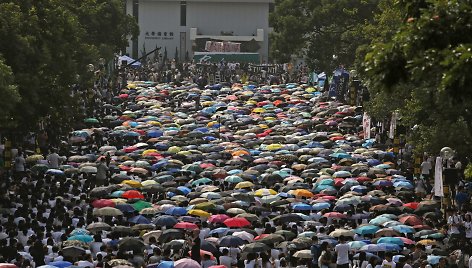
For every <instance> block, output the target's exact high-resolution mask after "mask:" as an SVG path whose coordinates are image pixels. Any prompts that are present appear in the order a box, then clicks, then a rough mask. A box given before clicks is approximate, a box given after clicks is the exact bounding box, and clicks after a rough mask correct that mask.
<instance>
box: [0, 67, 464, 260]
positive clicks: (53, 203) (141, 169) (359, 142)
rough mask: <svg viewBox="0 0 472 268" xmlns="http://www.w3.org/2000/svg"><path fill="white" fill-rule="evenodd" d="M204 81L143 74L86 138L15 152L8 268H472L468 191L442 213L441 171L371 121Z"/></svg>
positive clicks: (5, 215) (81, 133)
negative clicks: (399, 148)
mask: <svg viewBox="0 0 472 268" xmlns="http://www.w3.org/2000/svg"><path fill="white" fill-rule="evenodd" d="M216 66H218V65H216ZM194 67H196V65H193V66H192V65H189V66H186V67H184V68H183V69H182V70H183V71H184V72H185V70H187V72H188V73H182V74H181V75H180V76H179V77H176V76H175V75H176V74H177V75H178V74H179V73H180V71H178V70H177V71H176V68H172V66H170V68H169V70H171V72H172V75H170V76H168V75H167V74H166V75H165V77H167V78H165V79H164V78H163V77H160V78H159V77H156V75H155V74H154V73H155V70H152V68H150V69H147V70H148V71H146V72H141V71H132V72H129V75H128V77H127V80H129V82H128V84H127V85H123V86H122V87H120V88H119V90H117V92H111V91H110V93H108V92H107V94H102V95H105V96H102V98H100V102H99V105H96V107H95V108H94V109H92V110H93V111H92V112H90V113H89V115H90V116H94V117H89V118H86V119H85V120H84V121H83V122H82V124H83V125H84V126H86V127H84V128H82V129H76V130H74V131H72V132H71V133H70V135H69V136H68V137H67V140H62V141H60V139H58V140H59V141H58V143H56V144H57V146H51V145H52V144H50V143H48V142H47V141H48V139H47V135H46V134H45V133H43V134H41V135H42V141H41V142H40V144H39V145H40V147H41V153H34V152H29V151H24V150H22V149H18V150H17V151H15V156H14V164H13V173H12V174H11V176H9V177H7V178H4V179H3V180H2V181H1V187H0V191H1V192H0V222H1V226H0V263H2V264H0V266H1V267H10V266H11V267H14V266H16V267H21V268H22V267H25V268H26V267H41V268H54V267H58V268H65V267H88V268H94V267H119V268H124V267H153V268H154V267H158V268H170V267H176V268H199V267H203V268H209V267H212V268H224V267H227V268H231V267H244V268H286V267H296V268H316V267H322V268H326V267H341V268H347V267H357V268H403V267H405V268H410V267H421V268H425V267H440V268H444V267H458V268H463V267H469V268H472V244H471V239H472V220H471V215H472V213H471V209H470V195H469V192H468V191H467V188H466V187H464V186H465V185H461V186H459V187H458V193H457V194H456V195H455V201H456V202H455V203H456V205H457V206H455V207H450V208H448V209H447V210H443V209H442V208H441V202H440V201H439V200H437V199H436V198H434V194H432V193H431V188H432V186H431V185H430V184H431V181H430V180H428V179H430V178H431V177H432V176H429V177H428V175H430V174H431V173H432V170H433V169H432V165H430V166H428V164H427V163H426V164H424V165H423V164H422V168H423V171H422V173H423V175H424V176H415V175H414V174H412V173H411V172H405V171H406V168H405V169H403V168H400V167H399V165H398V162H397V159H396V155H395V154H393V153H392V152H391V151H390V150H389V148H388V146H385V145H384V144H381V143H380V142H379V140H377V141H376V140H375V139H372V140H371V139H364V134H363V132H362V114H363V110H362V107H356V106H350V105H346V104H344V103H339V102H336V101H334V100H333V99H331V98H330V97H329V96H328V94H327V92H326V91H325V90H324V89H323V88H319V87H318V86H317V85H316V84H315V85H308V84H303V83H290V82H291V81H290V80H285V79H284V78H283V77H281V78H280V79H279V78H277V79H279V80H277V81H276V80H273V81H271V79H267V78H266V79H263V80H259V81H258V83H254V82H249V81H250V80H251V78H250V77H249V78H248V79H247V80H248V81H241V80H242V79H241V77H234V78H232V77H230V81H226V83H221V84H214V85H208V84H207V82H205V81H204V80H202V79H199V78H200V77H199V76H197V75H196V73H194V71H195V69H194ZM223 68H226V67H223ZM234 70H235V73H236V75H237V72H236V70H237V67H235V69H234ZM200 76H201V75H200ZM141 80H142V81H141ZM148 80H150V81H148ZM241 82H244V83H241ZM275 82H277V83H275ZM97 91H99V90H97ZM113 94H115V95H113ZM84 105H85V104H84ZM56 144H54V145H56Z"/></svg>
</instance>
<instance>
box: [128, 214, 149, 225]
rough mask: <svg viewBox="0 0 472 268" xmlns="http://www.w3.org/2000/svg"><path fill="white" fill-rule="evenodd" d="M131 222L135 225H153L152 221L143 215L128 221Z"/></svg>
mask: <svg viewBox="0 0 472 268" xmlns="http://www.w3.org/2000/svg"><path fill="white" fill-rule="evenodd" d="M128 221H129V222H132V223H134V224H149V223H151V220H150V219H148V218H146V217H144V216H143V215H137V216H134V217H132V218H130V219H129V220H128Z"/></svg>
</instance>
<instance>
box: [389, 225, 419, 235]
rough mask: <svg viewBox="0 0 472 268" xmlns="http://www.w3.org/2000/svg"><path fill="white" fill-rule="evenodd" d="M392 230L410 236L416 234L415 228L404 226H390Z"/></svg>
mask: <svg viewBox="0 0 472 268" xmlns="http://www.w3.org/2000/svg"><path fill="white" fill-rule="evenodd" d="M392 229H393V230H395V231H397V232H399V233H403V234H412V233H415V232H416V231H415V228H413V227H411V226H408V225H404V224H400V225H396V226H392Z"/></svg>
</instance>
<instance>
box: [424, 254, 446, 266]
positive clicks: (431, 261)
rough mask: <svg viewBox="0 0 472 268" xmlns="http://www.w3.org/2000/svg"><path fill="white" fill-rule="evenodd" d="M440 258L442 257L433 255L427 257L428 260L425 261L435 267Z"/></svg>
mask: <svg viewBox="0 0 472 268" xmlns="http://www.w3.org/2000/svg"><path fill="white" fill-rule="evenodd" d="M441 258H444V257H442V256H435V255H429V256H428V258H427V259H426V260H427V261H428V262H429V264H432V265H435V264H438V263H439V261H440V260H441Z"/></svg>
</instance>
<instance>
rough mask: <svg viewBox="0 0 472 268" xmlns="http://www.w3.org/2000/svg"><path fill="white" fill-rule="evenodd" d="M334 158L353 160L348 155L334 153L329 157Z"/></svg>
mask: <svg viewBox="0 0 472 268" xmlns="http://www.w3.org/2000/svg"><path fill="white" fill-rule="evenodd" d="M329 156H330V157H332V158H340V159H341V158H352V156H351V155H350V154H347V153H334V154H330V155H329Z"/></svg>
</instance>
